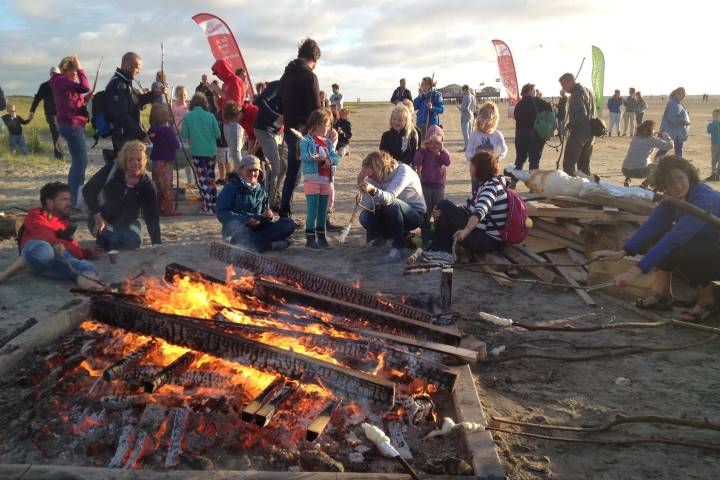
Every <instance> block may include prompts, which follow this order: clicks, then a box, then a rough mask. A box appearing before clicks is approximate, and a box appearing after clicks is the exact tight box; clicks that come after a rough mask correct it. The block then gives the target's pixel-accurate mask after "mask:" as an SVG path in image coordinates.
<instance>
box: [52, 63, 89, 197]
mask: <svg viewBox="0 0 720 480" xmlns="http://www.w3.org/2000/svg"><path fill="white" fill-rule="evenodd" d="M58 68H59V69H60V73H54V74H53V76H52V78H51V79H50V87H51V88H52V91H53V95H54V98H55V107H56V108H57V123H58V130H59V131H60V135H62V136H63V138H64V139H65V141H66V142H67V144H68V149H69V150H70V157H71V158H72V160H71V163H70V171H69V172H68V186H69V187H70V202H71V203H72V206H73V207H74V208H77V204H78V198H79V192H80V188H81V187H82V185H83V183H85V170H86V169H87V164H88V155H87V144H86V142H85V124H86V123H87V121H88V117H87V109H86V108H85V102H86V96H85V95H86V94H87V93H88V92H90V82H89V81H88V77H87V75H85V71H84V70H83V69H82V67H81V66H80V60H79V59H78V57H77V55H74V54H73V55H71V56H69V57H65V58H63V59H62V60H61V61H60V65H58Z"/></svg>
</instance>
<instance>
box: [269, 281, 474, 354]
mask: <svg viewBox="0 0 720 480" xmlns="http://www.w3.org/2000/svg"><path fill="white" fill-rule="evenodd" d="M255 289H256V291H258V292H259V294H262V293H264V294H265V295H266V296H267V295H278V296H281V297H284V298H286V299H288V300H290V299H291V300H296V301H299V302H301V303H305V304H307V303H311V304H312V305H313V306H316V307H318V308H321V309H322V310H326V311H329V312H332V313H338V314H341V315H345V314H351V316H353V317H357V318H362V319H363V320H367V321H368V322H370V323H371V326H374V327H376V328H379V329H384V327H392V328H394V329H399V330H402V331H406V332H412V333H413V335H418V336H422V337H423V338H427V339H432V340H433V341H436V342H442V343H446V344H448V345H459V344H460V340H461V339H462V335H461V334H460V333H458V331H457V330H456V329H451V328H447V327H440V326H437V325H433V324H431V323H426V322H424V321H417V320H413V319H411V318H406V317H403V316H400V315H399V314H397V313H393V312H388V311H385V310H383V309H378V308H375V307H367V306H363V305H356V304H353V303H349V302H346V301H343V300H339V299H338V298H336V297H333V296H326V295H322V294H319V293H315V292H316V290H313V291H306V290H301V289H299V288H294V287H290V286H288V285H282V284H278V283H272V282H267V281H264V280H255ZM428 316H429V315H428Z"/></svg>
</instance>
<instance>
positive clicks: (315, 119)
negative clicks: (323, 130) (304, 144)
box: [307, 108, 333, 133]
mask: <svg viewBox="0 0 720 480" xmlns="http://www.w3.org/2000/svg"><path fill="white" fill-rule="evenodd" d="M332 122H333V114H332V112H331V111H330V109H328V108H318V109H317V110H315V111H313V112H312V113H311V114H310V116H309V117H308V121H307V132H308V133H311V132H312V131H313V129H314V128H315V127H318V126H320V125H326V126H328V128H329V127H332Z"/></svg>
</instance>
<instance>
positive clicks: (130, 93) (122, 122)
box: [105, 52, 167, 155]
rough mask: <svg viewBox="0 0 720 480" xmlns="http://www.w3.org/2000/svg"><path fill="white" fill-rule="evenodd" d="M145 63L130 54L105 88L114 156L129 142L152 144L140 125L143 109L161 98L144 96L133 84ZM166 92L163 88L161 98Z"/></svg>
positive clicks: (124, 57)
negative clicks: (111, 127) (111, 126)
mask: <svg viewBox="0 0 720 480" xmlns="http://www.w3.org/2000/svg"><path fill="white" fill-rule="evenodd" d="M141 69H142V60H141V59H140V55H138V54H137V53H133V52H127V53H126V54H125V55H123V57H122V63H121V64H120V68H118V69H117V70H115V75H113V77H112V78H111V79H110V82H109V83H108V84H107V87H105V98H106V102H107V104H106V105H105V109H106V111H107V113H108V116H109V117H110V121H111V122H112V124H113V132H112V142H113V150H115V154H116V155H117V153H118V152H119V151H120V148H122V146H123V145H124V144H125V142H127V141H129V140H140V141H142V142H143V143H149V142H150V139H149V138H148V136H147V133H145V131H144V130H143V128H142V125H141V124H140V109H141V108H142V107H143V106H145V105H147V104H148V103H152V101H153V100H155V98H156V97H157V96H158V94H157V93H155V92H153V91H149V92H145V93H142V92H140V91H138V90H136V89H134V88H133V85H132V81H133V79H134V78H135V77H137V76H138V75H139V74H140V70H141ZM166 91H167V87H165V86H163V89H162V91H161V92H160V93H161V94H164V93H165V92H166Z"/></svg>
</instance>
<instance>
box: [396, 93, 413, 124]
mask: <svg viewBox="0 0 720 480" xmlns="http://www.w3.org/2000/svg"><path fill="white" fill-rule="evenodd" d="M400 103H401V104H403V105H404V106H405V108H407V109H408V111H409V112H410V117H411V119H412V123H413V125H415V105H414V104H413V102H412V100H408V99H407V98H403V99H402V100H401V101H400Z"/></svg>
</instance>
